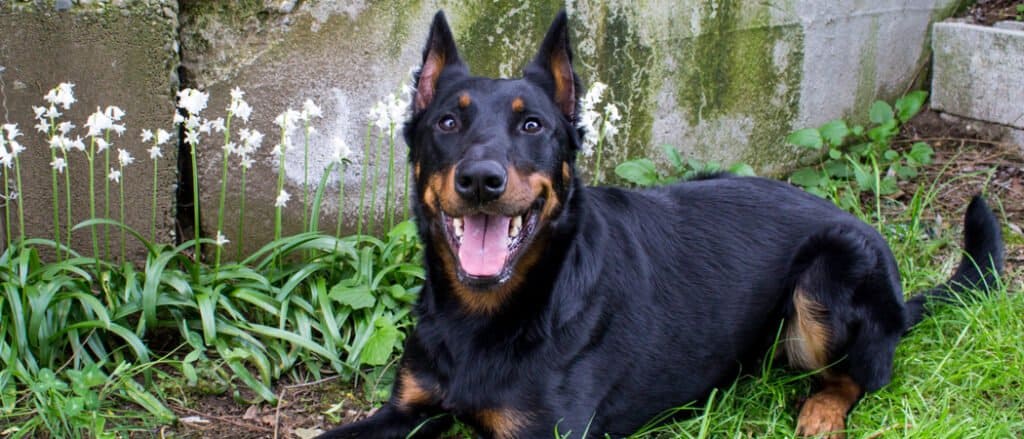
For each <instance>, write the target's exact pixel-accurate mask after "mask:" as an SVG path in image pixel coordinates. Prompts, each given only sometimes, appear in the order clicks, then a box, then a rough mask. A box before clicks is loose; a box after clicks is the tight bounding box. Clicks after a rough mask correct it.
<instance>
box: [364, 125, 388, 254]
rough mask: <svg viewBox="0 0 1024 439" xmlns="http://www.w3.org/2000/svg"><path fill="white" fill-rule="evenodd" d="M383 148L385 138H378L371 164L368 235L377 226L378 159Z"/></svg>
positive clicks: (381, 136)
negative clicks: (379, 151)
mask: <svg viewBox="0 0 1024 439" xmlns="http://www.w3.org/2000/svg"><path fill="white" fill-rule="evenodd" d="M381 146H384V136H383V135H380V136H377V147H376V148H374V149H373V157H371V158H372V160H371V161H369V163H370V173H371V174H370V204H369V205H367V207H368V209H369V212H367V215H366V216H367V227H366V233H367V234H370V235H372V234H373V229H374V226H376V222H377V218H376V216H375V215H374V213H375V212H376V211H377V189H376V187H377V179H378V177H379V175H378V173H379V171H378V169H377V165H378V164H379V163H378V162H377V158H379V157H380V154H378V153H377V152H378V150H379V149H380V147H381Z"/></svg>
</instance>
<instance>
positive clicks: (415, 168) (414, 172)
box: [412, 163, 420, 180]
mask: <svg viewBox="0 0 1024 439" xmlns="http://www.w3.org/2000/svg"><path fill="white" fill-rule="evenodd" d="M412 176H413V177H415V178H416V180H419V179H420V164H419V163H417V164H416V166H413V168H412Z"/></svg>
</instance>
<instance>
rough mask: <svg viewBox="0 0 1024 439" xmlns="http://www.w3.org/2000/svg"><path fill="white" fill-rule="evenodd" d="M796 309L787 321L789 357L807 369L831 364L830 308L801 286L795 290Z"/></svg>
mask: <svg viewBox="0 0 1024 439" xmlns="http://www.w3.org/2000/svg"><path fill="white" fill-rule="evenodd" d="M793 308H794V309H795V312H794V314H793V318H792V320H791V321H789V322H787V324H786V338H785V342H784V349H785V351H786V357H787V358H788V359H789V363H790V364H791V365H793V366H797V367H801V368H804V369H807V370H814V369H821V368H823V367H825V366H826V365H827V364H828V345H829V338H830V337H831V333H830V331H829V328H828V326H826V325H825V323H824V321H825V318H826V313H827V311H826V310H825V309H824V308H823V307H822V306H821V304H819V303H817V302H815V301H813V300H811V299H810V298H809V297H808V294H807V292H806V291H804V290H803V289H801V288H799V287H797V289H796V291H794V293H793Z"/></svg>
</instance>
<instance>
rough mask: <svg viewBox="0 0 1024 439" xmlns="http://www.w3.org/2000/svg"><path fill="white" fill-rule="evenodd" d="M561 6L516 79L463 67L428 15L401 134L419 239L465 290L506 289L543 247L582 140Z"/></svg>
mask: <svg viewBox="0 0 1024 439" xmlns="http://www.w3.org/2000/svg"><path fill="white" fill-rule="evenodd" d="M579 88H580V87H579V80H578V78H577V77H576V75H575V73H574V72H573V69H572V51H571V49H570V47H569V38H568V27H567V20H566V16H565V13H564V12H563V13H561V14H559V15H558V17H557V18H556V19H555V21H554V23H552V25H551V28H550V30H548V34H547V36H546V37H545V38H544V42H543V43H542V44H541V47H540V50H539V51H538V53H537V55H536V57H535V58H534V60H533V61H532V62H531V63H530V64H529V65H527V66H526V68H525V69H524V75H523V78H520V79H492V78H482V77H476V76H472V75H470V73H469V69H468V67H467V66H466V64H464V63H463V61H462V60H461V59H460V58H459V55H458V51H457V49H456V47H455V41H454V39H453V37H452V32H451V30H450V29H449V27H448V23H447V21H446V20H445V17H444V14H443V13H441V12H438V13H437V15H436V16H435V17H434V22H433V25H432V27H431V29H430V36H429V37H428V40H427V44H426V47H425V48H424V50H423V65H422V67H421V68H420V69H419V72H418V74H417V75H416V77H415V91H414V94H413V100H412V118H411V119H410V120H409V121H408V122H407V124H406V126H405V129H404V133H405V138H406V143H407V144H408V145H409V147H410V157H409V159H410V161H411V162H412V165H413V169H414V176H415V178H416V189H417V196H418V197H419V199H418V200H417V201H418V202H417V203H414V204H416V205H417V207H416V211H417V212H416V214H417V217H418V218H417V219H418V221H419V223H420V229H421V233H423V234H424V235H425V236H423V238H424V239H425V240H429V241H431V243H432V244H433V247H434V251H435V253H436V254H437V256H439V257H440V258H441V260H442V262H443V263H444V264H445V265H447V267H446V270H448V271H450V273H449V277H450V278H451V280H452V281H453V282H454V283H455V284H456V287H457V289H459V290H461V291H463V292H464V294H486V293H489V292H494V291H499V290H507V289H509V288H511V286H510V285H511V284H514V283H515V282H517V278H520V277H521V276H522V273H524V272H525V271H526V270H527V269H529V267H530V265H531V264H533V263H535V262H536V261H537V260H538V259H539V256H540V253H543V251H544V243H543V241H544V238H543V237H544V234H545V231H546V229H547V228H548V227H550V225H551V223H552V222H553V221H555V220H556V218H557V217H558V216H559V215H560V214H561V213H562V212H563V210H564V209H563V205H564V202H565V201H566V199H567V198H568V195H569V191H570V190H571V186H572V184H573V181H574V172H575V171H574V168H573V165H574V158H575V154H576V151H577V149H578V147H579V133H578V131H577V129H576V127H575V120H576V114H575V113H576V110H577V92H578V90H579Z"/></svg>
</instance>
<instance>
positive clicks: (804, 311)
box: [783, 225, 903, 438]
mask: <svg viewBox="0 0 1024 439" xmlns="http://www.w3.org/2000/svg"><path fill="white" fill-rule="evenodd" d="M869 233H870V232H869V231H864V230H859V228H858V227H855V226H846V225H837V226H832V227H829V228H827V229H825V230H822V231H820V232H819V233H816V234H814V235H813V236H811V237H810V238H808V239H807V240H806V241H805V242H804V243H803V245H802V246H801V248H800V250H799V251H798V253H797V256H796V258H795V259H794V263H793V265H792V267H793V270H792V279H794V289H793V295H792V300H791V306H790V307H789V308H788V312H787V323H786V329H785V335H784V337H785V338H784V340H783V350H784V351H785V353H786V356H787V359H788V360H789V363H790V365H792V366H794V367H797V368H801V369H805V370H812V371H819V372H820V374H819V375H818V376H817V377H816V380H817V386H816V387H817V390H816V392H815V393H814V394H812V395H811V396H810V397H809V398H808V399H807V401H806V402H805V403H804V405H803V407H802V408H801V410H800V414H799V416H798V418H797V434H798V435H801V436H822V435H826V436H828V437H832V438H841V437H845V434H844V433H843V430H845V428H846V415H847V413H848V412H849V411H850V409H852V408H853V406H854V405H856V403H857V401H858V400H859V399H860V397H861V396H862V395H863V394H864V392H867V391H873V390H876V389H878V388H879V387H881V386H882V385H885V384H886V383H887V382H888V381H889V379H890V376H891V373H892V361H893V354H894V352H895V348H896V343H897V342H898V341H899V337H900V334H901V329H900V328H902V325H903V317H902V303H901V294H902V293H901V292H900V287H899V277H898V274H897V272H896V271H895V270H896V266H895V263H894V261H893V259H892V256H891V254H890V253H889V251H888V248H887V247H886V246H885V244H884V241H882V240H881V238H880V237H876V236H872V235H870V234H869Z"/></svg>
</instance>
